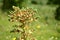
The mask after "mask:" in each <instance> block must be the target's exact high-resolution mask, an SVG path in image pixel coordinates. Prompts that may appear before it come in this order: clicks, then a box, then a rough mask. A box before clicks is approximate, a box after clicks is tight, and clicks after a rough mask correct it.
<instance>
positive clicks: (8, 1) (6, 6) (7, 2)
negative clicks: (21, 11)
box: [2, 0, 24, 11]
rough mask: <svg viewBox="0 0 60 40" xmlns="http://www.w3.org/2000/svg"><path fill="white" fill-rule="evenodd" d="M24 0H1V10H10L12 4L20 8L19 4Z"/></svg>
mask: <svg viewBox="0 0 60 40" xmlns="http://www.w3.org/2000/svg"><path fill="white" fill-rule="evenodd" d="M23 1H24V0H17V1H15V0H3V6H2V10H3V11H6V10H12V6H19V7H20V8H21V7H22V6H21V4H22V2H23Z"/></svg>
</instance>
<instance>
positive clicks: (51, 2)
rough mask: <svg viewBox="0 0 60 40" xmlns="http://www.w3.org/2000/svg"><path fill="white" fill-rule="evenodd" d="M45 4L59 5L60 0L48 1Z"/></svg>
mask: <svg viewBox="0 0 60 40" xmlns="http://www.w3.org/2000/svg"><path fill="white" fill-rule="evenodd" d="M47 4H54V5H60V0H48V2H47Z"/></svg>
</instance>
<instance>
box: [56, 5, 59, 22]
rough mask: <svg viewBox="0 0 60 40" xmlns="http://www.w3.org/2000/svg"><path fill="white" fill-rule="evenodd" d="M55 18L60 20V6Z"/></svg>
mask: <svg viewBox="0 0 60 40" xmlns="http://www.w3.org/2000/svg"><path fill="white" fill-rule="evenodd" d="M55 19H56V20H59V21H60V6H59V7H58V8H57V9H56V13H55Z"/></svg>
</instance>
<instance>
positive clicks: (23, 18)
mask: <svg viewBox="0 0 60 40" xmlns="http://www.w3.org/2000/svg"><path fill="white" fill-rule="evenodd" d="M13 9H14V11H11V12H10V13H11V15H9V17H10V18H11V20H10V21H12V22H13V21H18V22H21V23H28V22H32V21H34V20H35V19H36V18H35V17H34V14H35V13H36V11H35V10H33V9H32V8H26V9H19V8H18V7H15V6H13Z"/></svg>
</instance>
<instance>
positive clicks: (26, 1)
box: [0, 0, 60, 40]
mask: <svg viewBox="0 0 60 40" xmlns="http://www.w3.org/2000/svg"><path fill="white" fill-rule="evenodd" d="M12 6H18V7H19V8H23V7H24V8H26V7H29V8H33V9H35V10H37V14H36V16H37V17H38V19H37V21H36V22H33V23H31V24H30V26H31V28H33V29H35V32H34V33H33V36H35V37H36V39H37V40H60V0H0V40H12V38H14V37H17V36H19V33H10V30H11V29H13V27H12V25H14V24H18V23H12V22H9V21H8V19H9V17H8V14H9V11H10V10H13V9H12ZM37 25H39V26H40V28H37Z"/></svg>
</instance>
